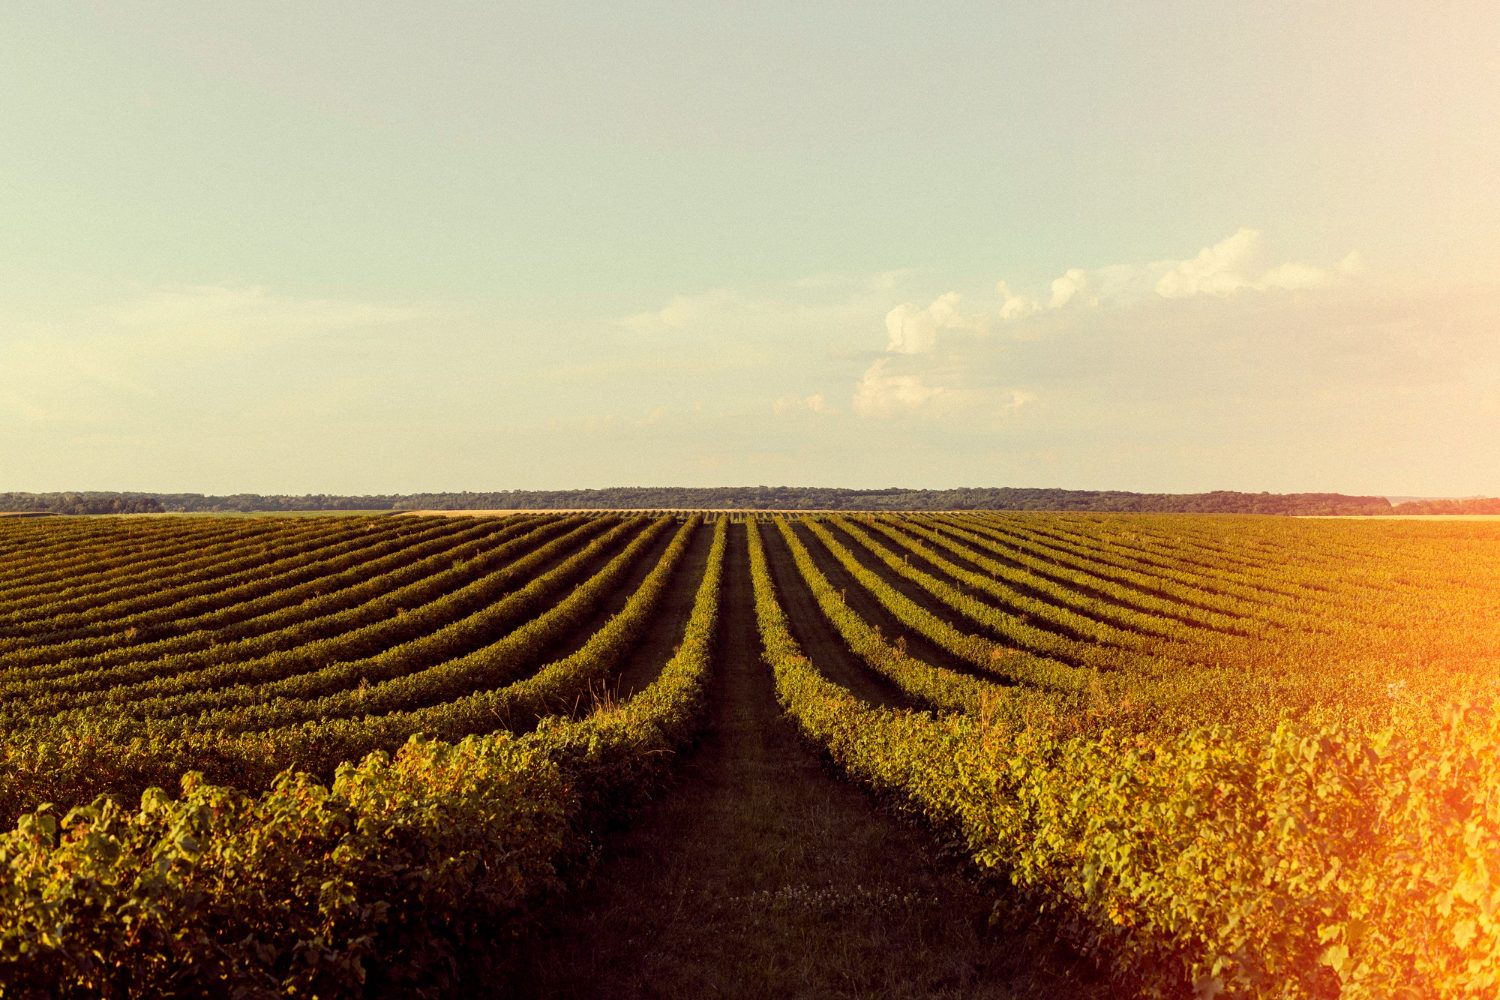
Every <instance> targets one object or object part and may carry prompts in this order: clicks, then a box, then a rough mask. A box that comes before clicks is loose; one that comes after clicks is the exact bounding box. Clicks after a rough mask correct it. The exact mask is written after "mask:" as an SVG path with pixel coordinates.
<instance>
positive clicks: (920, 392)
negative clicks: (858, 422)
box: [854, 358, 950, 417]
mask: <svg viewBox="0 0 1500 1000" xmlns="http://www.w3.org/2000/svg"><path fill="white" fill-rule="evenodd" d="M890 361H891V359H890V358H878V359H876V361H875V363H874V364H872V365H870V367H869V368H868V369H866V370H865V374H864V376H863V377H862V378H861V379H860V380H859V385H858V387H856V388H855V390H854V412H855V413H857V414H858V415H859V416H861V417H895V416H902V415H908V414H914V413H919V412H922V411H924V410H926V409H928V408H930V407H931V406H933V405H934V404H935V403H940V402H942V401H943V400H944V398H945V397H946V396H947V395H948V394H949V392H950V390H948V389H946V388H943V387H942V386H930V385H927V384H926V383H924V382H923V381H922V380H921V379H920V378H919V377H917V376H916V375H897V374H894V373H892V372H891V371H890V370H889V368H890Z"/></svg>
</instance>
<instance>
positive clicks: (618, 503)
mask: <svg viewBox="0 0 1500 1000" xmlns="http://www.w3.org/2000/svg"><path fill="white" fill-rule="evenodd" d="M575 507H581V508H603V509H607V510H642V509H652V508H681V507H686V508H708V509H721V510H757V509H758V510H1072V511H1114V512H1122V513H1161V514H1164V513H1185V514H1324V515H1327V514H1500V499H1495V498H1482V499H1470V500H1417V501H1410V502H1407V503H1400V504H1396V505H1394V506H1393V505H1392V504H1391V502H1390V501H1389V500H1387V499H1386V498H1385V497H1361V496H1347V495H1345V494H1343V493H1237V492H1234V491H1231V490H1215V491H1214V492H1212V493H1127V492H1123V491H1120V490H1056V489H1018V488H1011V487H1001V488H973V489H957V490H905V489H898V488H895V487H892V488H890V489H883V490H840V489H830V488H822V487H805V486H719V487H646V486H620V487H613V488H610V489H603V490H504V491H500V492H496V493H411V494H399V495H398V494H390V495H380V496H331V495H329V494H326V493H318V494H308V495H304V496H285V495H276V496H262V495H261V494H258V493H236V494H233V495H230V496H205V495H203V494H201V493H0V513H5V512H31V513H49V514H159V513H167V512H213V511H247V512H248V511H293V510H504V509H511V508H514V509H521V510H555V509H559V508H575Z"/></svg>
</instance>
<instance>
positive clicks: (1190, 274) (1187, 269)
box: [1156, 229, 1360, 299]
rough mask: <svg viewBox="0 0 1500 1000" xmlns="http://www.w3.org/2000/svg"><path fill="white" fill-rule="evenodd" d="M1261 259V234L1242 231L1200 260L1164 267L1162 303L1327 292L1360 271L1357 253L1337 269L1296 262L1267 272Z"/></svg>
mask: <svg viewBox="0 0 1500 1000" xmlns="http://www.w3.org/2000/svg"><path fill="white" fill-rule="evenodd" d="M1263 258H1264V252H1263V250H1262V247H1261V235H1260V231H1259V230H1255V229H1241V230H1239V231H1238V232H1236V233H1235V234H1234V235H1232V236H1230V237H1228V238H1226V239H1223V240H1220V241H1219V242H1218V243H1215V244H1214V245H1213V246H1208V247H1204V248H1203V249H1202V250H1200V251H1199V252H1198V255H1197V256H1196V257H1193V258H1191V259H1189V260H1183V261H1176V262H1172V261H1168V262H1166V266H1167V271H1166V273H1165V274H1163V275H1161V277H1160V278H1158V279H1157V282H1156V294H1157V295H1159V296H1161V297H1162V298H1164V299H1185V298H1191V297H1193V296H1197V295H1216V296H1219V297H1225V296H1229V295H1234V294H1235V293H1237V292H1242V291H1256V292H1266V291H1272V290H1281V291H1299V290H1307V289H1318V288H1328V287H1330V286H1332V285H1333V284H1334V283H1335V282H1337V281H1338V279H1339V278H1340V277H1344V276H1348V275H1352V274H1354V273H1356V272H1357V271H1358V270H1359V269H1360V257H1359V254H1358V253H1357V252H1356V253H1351V254H1349V255H1348V256H1347V257H1345V258H1344V259H1343V260H1342V261H1340V262H1339V263H1338V264H1337V265H1335V266H1334V267H1319V266H1317V265H1314V264H1304V263H1299V262H1296V261H1291V262H1287V263H1284V264H1277V265H1274V266H1271V267H1266V266H1264V265H1263V263H1262V261H1263Z"/></svg>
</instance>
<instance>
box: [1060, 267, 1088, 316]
mask: <svg viewBox="0 0 1500 1000" xmlns="http://www.w3.org/2000/svg"><path fill="white" fill-rule="evenodd" d="M1089 285H1090V281H1089V273H1088V272H1087V271H1085V270H1084V269H1083V268H1081V267H1070V268H1068V269H1067V270H1066V271H1064V272H1063V273H1062V274H1061V275H1059V276H1058V277H1056V278H1054V279H1052V302H1051V308H1053V309H1061V308H1063V307H1064V306H1066V305H1069V304H1070V303H1072V302H1074V301H1075V300H1077V301H1078V302H1080V303H1085V302H1088V303H1092V302H1094V301H1096V300H1095V299H1094V298H1093V297H1092V296H1091V295H1089Z"/></svg>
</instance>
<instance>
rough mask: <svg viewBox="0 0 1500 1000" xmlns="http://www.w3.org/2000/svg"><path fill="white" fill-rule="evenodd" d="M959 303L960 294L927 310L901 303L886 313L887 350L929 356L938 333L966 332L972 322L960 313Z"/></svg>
mask: <svg viewBox="0 0 1500 1000" xmlns="http://www.w3.org/2000/svg"><path fill="white" fill-rule="evenodd" d="M958 301H959V295H958V293H957V292H948V293H947V294H946V295H940V296H938V297H937V298H936V299H934V300H933V302H932V304H931V305H929V306H927V307H926V308H925V309H923V308H919V307H918V306H916V305H914V304H913V303H910V302H903V303H901V304H900V305H899V306H897V307H896V308H894V309H892V310H891V311H890V312H888V313H886V314H885V331H886V347H885V349H886V350H887V351H890V352H891V353H893V354H926V353H928V352H929V351H931V350H932V349H933V348H935V347H937V342H938V331H939V330H946V329H965V328H966V327H967V326H968V325H969V323H968V321H967V320H966V318H965V317H963V316H961V315H960V314H959V312H958Z"/></svg>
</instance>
